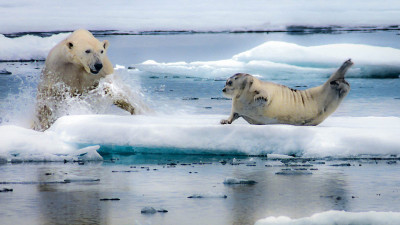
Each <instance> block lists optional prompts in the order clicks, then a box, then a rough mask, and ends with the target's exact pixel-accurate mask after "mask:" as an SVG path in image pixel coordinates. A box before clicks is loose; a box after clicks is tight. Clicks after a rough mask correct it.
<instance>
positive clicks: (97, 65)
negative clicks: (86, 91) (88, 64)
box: [94, 63, 103, 71]
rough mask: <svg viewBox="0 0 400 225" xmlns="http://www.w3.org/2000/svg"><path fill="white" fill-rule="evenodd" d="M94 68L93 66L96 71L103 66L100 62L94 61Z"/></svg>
mask: <svg viewBox="0 0 400 225" xmlns="http://www.w3.org/2000/svg"><path fill="white" fill-rule="evenodd" d="M94 68H95V69H96V70H97V71H100V70H101V68H103V64H101V63H96V64H94Z"/></svg>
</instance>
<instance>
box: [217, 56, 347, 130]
mask: <svg viewBox="0 0 400 225" xmlns="http://www.w3.org/2000/svg"><path fill="white" fill-rule="evenodd" d="M352 65H353V62H352V61H351V60H350V59H349V60H347V61H345V62H344V63H343V64H342V66H341V67H340V68H339V69H338V70H337V71H336V72H335V73H333V74H332V75H331V77H330V78H329V79H328V81H326V82H325V83H324V84H323V85H321V86H318V87H313V88H309V89H307V90H295V89H291V88H289V87H287V86H284V85H280V84H275V83H271V82H264V81H261V80H258V79H257V78H255V77H253V76H251V75H250V74H244V73H238V74H235V75H233V76H232V77H230V78H229V79H228V80H227V81H226V85H225V87H224V89H223V90H222V92H223V93H224V94H225V95H226V96H228V97H232V111H231V115H230V116H229V118H228V119H223V120H221V124H231V123H232V122H233V121H234V120H236V119H238V118H239V117H243V119H245V120H246V121H247V122H248V123H250V124H259V125H262V124H291V125H308V126H315V125H318V124H320V123H321V122H322V121H324V120H325V119H326V118H327V117H328V116H329V115H330V114H332V113H333V112H334V111H335V110H336V108H337V107H338V106H339V104H340V103H341V102H342V100H343V99H344V98H345V97H346V95H347V94H348V93H349V91H350V85H349V83H347V81H346V80H345V79H344V75H345V74H346V72H347V70H348V69H349V68H350V67H351V66H352Z"/></svg>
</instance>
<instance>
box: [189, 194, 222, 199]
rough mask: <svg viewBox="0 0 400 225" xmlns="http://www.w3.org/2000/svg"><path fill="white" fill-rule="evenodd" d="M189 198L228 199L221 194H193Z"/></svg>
mask: <svg viewBox="0 0 400 225" xmlns="http://www.w3.org/2000/svg"><path fill="white" fill-rule="evenodd" d="M187 198H228V196H226V195H221V194H193V195H191V196H189V197H187Z"/></svg>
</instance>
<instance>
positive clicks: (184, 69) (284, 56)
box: [135, 41, 400, 79]
mask: <svg viewBox="0 0 400 225" xmlns="http://www.w3.org/2000/svg"><path fill="white" fill-rule="evenodd" d="M349 58H351V59H352V61H353V62H354V66H353V67H352V68H351V69H350V70H349V72H348V74H347V75H346V76H347V77H363V78H368V77H374V78H398V77H399V74H400V66H399V65H400V50H399V49H395V48H390V47H378V46H370V45H362V44H328V45H321V46H301V45H297V44H294V43H288V42H280V41H267V42H265V43H264V44H261V45H259V46H257V47H255V48H253V49H250V50H248V51H245V52H242V53H239V54H236V55H234V56H233V57H232V58H231V59H224V60H219V61H205V62H173V63H163V62H156V61H154V60H148V61H145V62H143V63H141V64H137V65H135V67H136V68H138V69H139V70H142V71H146V72H153V73H167V74H180V75H190V76H196V77H206V78H219V77H228V76H230V75H232V74H234V73H237V72H238V71H247V72H250V73H252V74H254V75H256V76H259V77H261V78H268V79H271V78H275V77H276V76H278V75H279V78H280V79H285V78H288V79H291V78H294V77H293V76H296V77H295V78H298V77H324V76H328V75H329V74H330V73H332V72H334V71H335V70H336V69H337V68H338V67H339V66H340V65H341V63H343V62H344V61H345V60H347V59H349Z"/></svg>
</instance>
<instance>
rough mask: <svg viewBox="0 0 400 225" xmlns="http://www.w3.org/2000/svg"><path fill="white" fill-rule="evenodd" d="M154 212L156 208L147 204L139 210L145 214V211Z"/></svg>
mask: <svg viewBox="0 0 400 225" xmlns="http://www.w3.org/2000/svg"><path fill="white" fill-rule="evenodd" d="M156 212H157V210H156V209H155V208H153V207H149V206H146V207H144V208H143V209H142V210H140V213H145V214H147V213H150V214H154V213H156Z"/></svg>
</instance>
